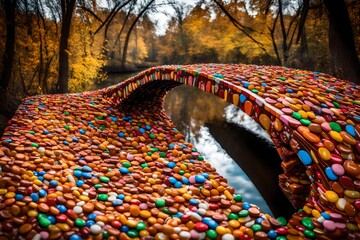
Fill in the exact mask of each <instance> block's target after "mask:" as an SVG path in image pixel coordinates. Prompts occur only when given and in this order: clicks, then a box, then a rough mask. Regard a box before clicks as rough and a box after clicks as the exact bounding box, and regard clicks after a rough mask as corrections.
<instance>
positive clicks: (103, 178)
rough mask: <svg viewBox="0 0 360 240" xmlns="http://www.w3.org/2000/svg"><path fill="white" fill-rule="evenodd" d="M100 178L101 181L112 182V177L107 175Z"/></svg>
mask: <svg viewBox="0 0 360 240" xmlns="http://www.w3.org/2000/svg"><path fill="white" fill-rule="evenodd" d="M99 179H100V181H101V182H103V183H108V182H110V178H108V177H105V176H101V177H100V178H99Z"/></svg>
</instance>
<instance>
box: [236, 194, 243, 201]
mask: <svg viewBox="0 0 360 240" xmlns="http://www.w3.org/2000/svg"><path fill="white" fill-rule="evenodd" d="M234 201H235V202H241V201H242V196H241V195H240V194H236V195H234Z"/></svg>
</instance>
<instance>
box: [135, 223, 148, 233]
mask: <svg viewBox="0 0 360 240" xmlns="http://www.w3.org/2000/svg"><path fill="white" fill-rule="evenodd" d="M145 229H146V224H145V223H144V222H139V223H138V224H137V225H136V230H138V231H141V230H145Z"/></svg>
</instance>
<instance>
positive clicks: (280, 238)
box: [275, 236, 287, 240]
mask: <svg viewBox="0 0 360 240" xmlns="http://www.w3.org/2000/svg"><path fill="white" fill-rule="evenodd" d="M275 239H276V240H287V238H286V237H284V236H278V237H276V238H275Z"/></svg>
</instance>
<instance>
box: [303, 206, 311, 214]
mask: <svg viewBox="0 0 360 240" xmlns="http://www.w3.org/2000/svg"><path fill="white" fill-rule="evenodd" d="M303 210H304V212H305V213H306V214H308V215H310V214H311V212H312V209H311V208H309V207H308V206H304V207H303Z"/></svg>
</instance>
